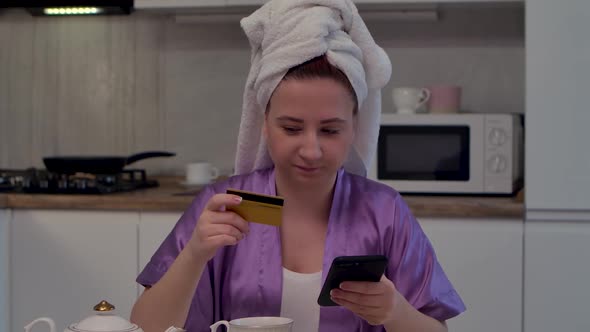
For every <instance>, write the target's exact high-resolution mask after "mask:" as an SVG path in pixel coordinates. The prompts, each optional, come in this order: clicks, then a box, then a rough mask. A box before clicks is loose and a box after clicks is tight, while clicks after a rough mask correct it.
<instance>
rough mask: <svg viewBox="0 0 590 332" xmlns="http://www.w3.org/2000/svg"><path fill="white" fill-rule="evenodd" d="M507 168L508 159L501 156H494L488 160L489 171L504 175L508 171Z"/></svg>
mask: <svg viewBox="0 0 590 332" xmlns="http://www.w3.org/2000/svg"><path fill="white" fill-rule="evenodd" d="M506 166H507V162H506V158H505V157H504V156H501V155H499V154H497V155H493V156H492V157H491V158H490V159H488V169H489V170H490V171H491V172H492V173H502V172H504V171H505V170H506Z"/></svg>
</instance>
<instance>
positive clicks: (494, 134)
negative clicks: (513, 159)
mask: <svg viewBox="0 0 590 332" xmlns="http://www.w3.org/2000/svg"><path fill="white" fill-rule="evenodd" d="M488 140H489V141H490V143H491V144H492V145H495V146H500V145H502V144H504V143H505V142H506V132H505V131H504V130H502V129H499V128H494V129H492V130H491V131H490V134H489V136H488Z"/></svg>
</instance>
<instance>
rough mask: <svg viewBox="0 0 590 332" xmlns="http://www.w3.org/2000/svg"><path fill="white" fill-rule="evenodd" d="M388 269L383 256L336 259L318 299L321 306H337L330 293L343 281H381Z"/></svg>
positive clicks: (340, 257) (385, 258)
mask: <svg viewBox="0 0 590 332" xmlns="http://www.w3.org/2000/svg"><path fill="white" fill-rule="evenodd" d="M386 267H387V257H385V256H383V255H367V256H339V257H336V258H334V260H333V261H332V265H331V266H330V271H329V272H328V276H327V277H326V281H325V282H324V285H323V286H322V291H321V292H320V296H319V297H318V304H319V305H320V306H324V307H326V306H337V305H338V304H336V303H334V301H332V300H331V299H330V291H331V290H332V289H334V288H338V287H339V286H340V283H342V282H343V281H373V282H377V281H379V280H381V276H383V273H385V268H386Z"/></svg>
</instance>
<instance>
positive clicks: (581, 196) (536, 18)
mask: <svg viewBox="0 0 590 332" xmlns="http://www.w3.org/2000/svg"><path fill="white" fill-rule="evenodd" d="M589 13H590V1H588V0H573V1H555V0H534V1H532V0H531V1H527V3H526V29H525V31H526V35H525V38H526V117H525V122H526V123H525V125H526V137H525V141H526V151H525V153H526V155H525V158H526V162H525V165H526V170H525V177H526V178H525V183H526V184H527V188H526V189H527V191H526V196H525V199H526V206H527V210H528V211H527V212H532V213H535V214H536V215H537V216H538V217H537V216H535V217H533V218H532V219H533V220H538V219H540V218H543V219H545V218H544V217H543V216H542V214H544V213H552V212H559V211H574V210H577V211H578V212H580V213H585V214H586V216H588V215H590V175H589V173H588V170H589V169H590V153H589V149H588V142H590V131H588V124H589V123H590V111H589V110H588V91H589V90H590V39H589V38H588V36H587V35H588V31H590V20H589V18H590V17H589ZM566 216H567V217H572V218H573V219H579V220H584V217H579V216H576V214H573V213H568V214H567V215H566ZM555 220H561V219H555Z"/></svg>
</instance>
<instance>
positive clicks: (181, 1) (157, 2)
mask: <svg viewBox="0 0 590 332" xmlns="http://www.w3.org/2000/svg"><path fill="white" fill-rule="evenodd" d="M225 5H226V0H135V2H134V4H133V6H134V8H135V9H140V10H141V9H147V10H150V9H189V8H200V7H222V6H225Z"/></svg>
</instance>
